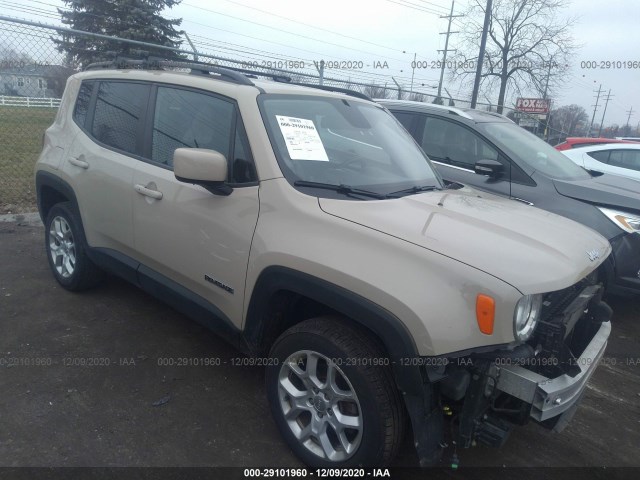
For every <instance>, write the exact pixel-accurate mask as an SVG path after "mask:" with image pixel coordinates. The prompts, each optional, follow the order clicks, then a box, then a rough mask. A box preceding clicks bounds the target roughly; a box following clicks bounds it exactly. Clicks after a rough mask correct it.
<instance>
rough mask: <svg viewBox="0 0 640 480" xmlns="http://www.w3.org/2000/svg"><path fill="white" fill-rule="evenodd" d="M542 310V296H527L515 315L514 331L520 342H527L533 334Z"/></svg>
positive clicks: (522, 299) (518, 306) (519, 303)
mask: <svg viewBox="0 0 640 480" xmlns="http://www.w3.org/2000/svg"><path fill="white" fill-rule="evenodd" d="M541 310H542V295H541V294H536V295H525V296H524V297H522V298H521V299H520V301H519V302H518V304H517V305H516V310H515V312H514V314H513V331H514V334H515V336H516V338H517V339H518V340H522V341H525V340H527V339H528V338H529V337H530V336H531V334H532V333H533V329H534V328H536V324H537V323H538V320H539V318H540V311H541Z"/></svg>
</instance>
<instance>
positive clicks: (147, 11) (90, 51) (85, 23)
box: [54, 0, 182, 66]
mask: <svg viewBox="0 0 640 480" xmlns="http://www.w3.org/2000/svg"><path fill="white" fill-rule="evenodd" d="M181 1H182V0H64V3H65V4H66V7H67V8H66V9H58V12H59V13H60V15H61V17H62V23H64V24H66V25H68V26H69V27H70V28H73V29H75V30H82V31H85V32H91V33H100V34H103V35H109V36H113V37H118V38H122V39H129V40H138V41H141V42H147V43H153V44H155V45H163V46H166V47H174V48H180V44H181V43H182V41H181V40H180V39H179V37H180V31H179V30H176V27H178V26H179V25H180V24H181V23H182V19H174V20H171V19H167V18H164V17H162V16H161V12H162V10H163V9H165V8H171V7H173V6H175V5H177V4H179V3H180V2H181ZM54 41H55V42H56V44H57V48H58V50H59V51H60V52H63V53H66V55H67V57H68V59H69V61H72V62H74V63H78V64H80V65H82V66H86V65H88V64H89V63H91V62H95V61H100V60H105V59H112V58H114V54H117V55H123V56H129V57H139V56H140V51H144V52H145V53H148V54H149V55H153V56H158V57H163V58H169V59H175V58H181V55H180V54H178V53H177V52H174V51H171V50H165V49H153V48H147V47H144V46H136V45H131V44H128V43H125V42H118V41H112V40H106V39H101V38H96V37H91V36H88V35H78V34H72V33H63V34H62V39H58V40H55V39H54Z"/></svg>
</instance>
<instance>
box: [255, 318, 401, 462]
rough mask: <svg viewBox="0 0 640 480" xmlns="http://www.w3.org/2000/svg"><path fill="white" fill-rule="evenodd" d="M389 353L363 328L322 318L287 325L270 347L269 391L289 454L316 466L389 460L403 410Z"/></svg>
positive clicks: (397, 439)
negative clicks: (292, 453) (291, 451)
mask: <svg viewBox="0 0 640 480" xmlns="http://www.w3.org/2000/svg"><path fill="white" fill-rule="evenodd" d="M389 363H390V362H389V359H388V357H387V355H386V354H385V353H384V350H383V349H382V347H381V346H380V345H379V344H378V342H377V341H376V339H375V338H374V337H372V336H371V335H370V334H369V332H368V331H366V330H364V329H363V328H361V327H359V326H357V325H352V324H350V323H347V322H346V321H344V320H343V319H340V318H337V317H319V318H314V319H310V320H306V321H304V322H301V323H299V324H297V325H295V326H293V327H292V328H290V329H289V330H287V331H285V332H284V333H283V334H282V335H281V336H280V337H279V338H278V339H277V340H276V342H275V344H274V345H273V347H272V349H271V352H270V362H269V365H268V366H267V371H266V383H267V396H268V398H269V403H270V405H271V411H272V414H273V416H274V419H275V422H276V424H277V426H278V429H279V430H280V433H281V434H282V435H283V437H284V439H285V441H286V442H287V444H288V445H289V447H290V448H291V449H292V450H293V452H294V453H295V454H296V455H297V456H298V457H299V458H300V459H301V460H302V461H303V462H304V463H305V464H307V465H309V466H310V467H315V468H325V467H329V468H342V467H359V466H364V467H377V466H385V465H388V464H389V463H390V462H391V461H392V460H393V458H394V457H395V455H396V453H397V451H398V448H399V446H400V443H401V442H402V440H403V437H404V428H405V426H406V412H405V409H404V404H403V403H402V399H401V398H400V395H399V392H398V389H397V388H396V385H395V382H394V379H393V373H392V371H391V367H390V365H389Z"/></svg>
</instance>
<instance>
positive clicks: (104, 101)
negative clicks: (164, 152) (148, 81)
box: [91, 82, 149, 153]
mask: <svg viewBox="0 0 640 480" xmlns="http://www.w3.org/2000/svg"><path fill="white" fill-rule="evenodd" d="M148 97H149V86H148V85H142V84H139V83H128V82H100V87H99V89H98V98H97V100H96V109H95V113H94V115H93V127H92V128H91V133H92V135H93V136H94V137H95V139H96V140H98V141H100V142H102V143H105V144H107V145H109V146H111V147H114V148H117V149H119V150H123V151H125V152H127V153H138V152H137V147H136V145H137V140H138V134H139V129H140V124H141V118H142V115H143V113H144V109H145V107H146V104H147V98H148Z"/></svg>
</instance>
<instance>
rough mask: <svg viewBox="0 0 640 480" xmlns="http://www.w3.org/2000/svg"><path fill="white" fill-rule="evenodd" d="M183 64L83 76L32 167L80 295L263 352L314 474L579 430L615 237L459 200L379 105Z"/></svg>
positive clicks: (99, 69) (62, 262) (51, 230)
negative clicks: (120, 301)
mask: <svg viewBox="0 0 640 480" xmlns="http://www.w3.org/2000/svg"><path fill="white" fill-rule="evenodd" d="M122 66H123V65H120V67H122ZM173 66H176V64H172V63H166V64H165V63H163V62H160V63H155V64H154V65H153V67H154V68H151V67H152V66H151V65H150V64H147V63H146V62H144V61H130V62H129V64H128V65H125V67H126V68H124V69H123V68H120V69H114V68H113V66H112V65H110V64H98V65H94V66H92V67H91V68H89V69H88V71H86V72H83V73H80V74H76V75H74V76H72V77H71V78H70V79H69V81H68V83H67V87H66V90H65V94H64V98H63V100H62V106H61V107H60V110H59V112H58V115H57V117H56V119H55V122H54V124H53V125H52V126H51V127H50V128H49V129H48V130H47V132H46V135H45V142H44V149H43V151H42V154H41V156H40V158H39V160H38V162H37V166H36V188H37V194H38V207H39V210H40V214H41V216H42V219H43V221H44V223H45V244H46V249H47V256H48V259H49V263H50V265H51V269H52V271H53V275H54V277H55V278H56V280H57V281H58V282H59V283H60V284H61V285H62V286H63V287H65V288H66V289H68V290H72V291H79V290H83V289H86V288H89V287H92V286H94V285H96V284H97V283H98V282H99V281H100V280H101V278H102V275H103V272H104V271H107V272H111V273H114V274H117V275H119V276H121V277H122V278H124V279H126V280H128V281H130V282H131V283H133V284H134V285H137V286H139V287H141V288H143V289H144V290H146V291H148V292H150V293H151V294H153V295H155V296H157V297H158V298H160V299H162V300H163V301H165V302H167V304H169V305H170V306H172V307H174V308H176V309H178V310H180V311H182V312H184V313H186V314H187V315H189V316H191V317H192V318H194V319H195V320H197V321H199V322H201V323H203V324H204V325H207V326H208V327H210V328H212V329H213V330H215V331H216V332H218V333H220V334H221V335H223V336H224V337H226V338H227V339H228V340H229V341H231V342H232V343H233V344H234V345H236V346H237V347H238V348H239V349H240V350H242V351H243V352H245V353H246V354H248V355H252V356H255V357H257V359H258V360H259V362H258V363H260V364H264V365H266V387H267V395H268V399H269V402H270V405H271V410H272V412H273V416H274V419H275V422H276V424H277V426H278V428H279V430H280V432H281V433H282V435H283V438H284V439H285V441H286V442H287V443H288V445H289V446H290V447H291V448H292V450H293V451H294V452H295V453H296V455H298V456H299V457H300V458H301V459H302V461H304V462H305V463H306V464H308V465H311V466H318V467H345V466H359V465H365V466H375V465H385V464H389V463H390V462H391V461H392V460H393V457H394V455H395V454H396V452H397V451H398V448H399V446H400V444H401V441H402V439H403V436H404V434H405V431H406V430H407V428H406V427H407V417H408V419H409V420H410V422H411V427H412V428H411V430H412V432H413V435H414V444H415V446H416V449H417V452H418V456H419V458H420V461H421V464H423V465H433V464H435V463H437V462H438V459H439V456H440V454H441V450H442V445H443V444H444V443H443V440H444V438H445V432H449V431H451V432H453V434H454V436H455V438H456V440H457V441H458V445H461V446H463V447H469V446H471V445H472V444H473V443H474V441H476V440H477V441H482V442H485V443H487V444H490V445H496V446H498V445H500V444H502V442H503V441H504V440H505V439H506V437H507V435H508V433H509V431H510V430H511V428H512V427H513V426H514V425H517V424H525V423H527V422H528V421H529V420H534V421H537V422H540V423H541V424H543V425H544V426H546V427H548V428H555V429H561V428H562V427H563V426H564V425H565V424H566V423H567V422H568V420H569V419H570V418H571V415H572V414H573V412H574V411H575V409H576V408H577V406H578V404H579V401H580V398H581V394H582V392H583V391H584V389H585V386H586V383H587V381H588V380H589V378H590V377H591V375H592V374H593V373H594V371H595V369H596V366H597V364H598V360H599V358H600V357H601V356H602V354H603V352H604V349H605V346H606V343H607V339H608V336H609V332H610V328H611V327H610V322H609V319H610V317H611V311H610V309H609V308H608V307H607V305H606V304H605V303H603V302H602V301H601V295H602V288H601V285H599V284H598V283H597V281H596V276H595V272H596V270H597V269H598V267H599V266H600V265H601V264H602V262H603V261H605V259H606V258H607V257H608V255H609V253H610V252H611V247H610V245H609V243H608V242H607V241H606V239H604V238H603V237H601V236H600V235H598V234H597V233H595V232H594V231H592V230H590V229H588V228H585V227H583V226H581V225H579V224H577V223H574V222H573V221H570V220H568V219H565V218H562V217H559V216H556V215H554V214H551V213H549V212H544V211H542V210H538V209H535V208H531V207H529V206H527V205H521V204H515V203H514V202H511V201H509V200H506V199H502V198H500V197H496V196H493V195H491V194H487V193H480V192H478V191H475V190H472V189H469V188H462V189H448V188H447V187H445V185H444V184H443V182H442V181H441V179H440V176H439V175H438V174H437V173H436V171H435V170H434V169H433V166H432V165H431V162H430V161H429V160H428V158H427V157H426V156H425V155H424V153H423V152H422V151H421V150H420V149H419V148H418V146H417V145H416V144H415V142H414V141H413V139H412V138H411V137H410V136H409V134H408V133H407V132H406V131H405V130H404V129H403V128H402V127H401V125H400V124H399V123H398V122H397V121H396V119H395V118H394V117H393V116H392V115H390V114H389V113H388V112H387V111H386V110H385V109H383V108H382V107H380V106H379V105H377V104H376V103H374V102H372V101H370V100H369V99H368V98H366V97H364V96H363V95H361V94H357V93H355V92H349V91H331V90H332V89H331V88H330V87H325V88H324V89H322V88H319V87H308V86H298V85H293V84H291V83H289V82H288V81H287V80H288V79H283V78H275V79H273V80H269V79H267V80H260V79H258V78H257V76H258V74H256V75H254V76H252V77H251V78H250V77H249V76H245V75H243V74H241V73H239V72H236V71H232V70H228V69H222V68H217V67H211V66H206V65H202V64H182V65H180V66H181V67H182V68H183V69H191V73H181V72H176V71H171V70H169V69H166V68H171V67H173ZM445 410H446V411H448V412H454V413H455V421H452V422H451V425H450V426H448V427H447V428H446V429H445V427H444V411H445Z"/></svg>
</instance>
